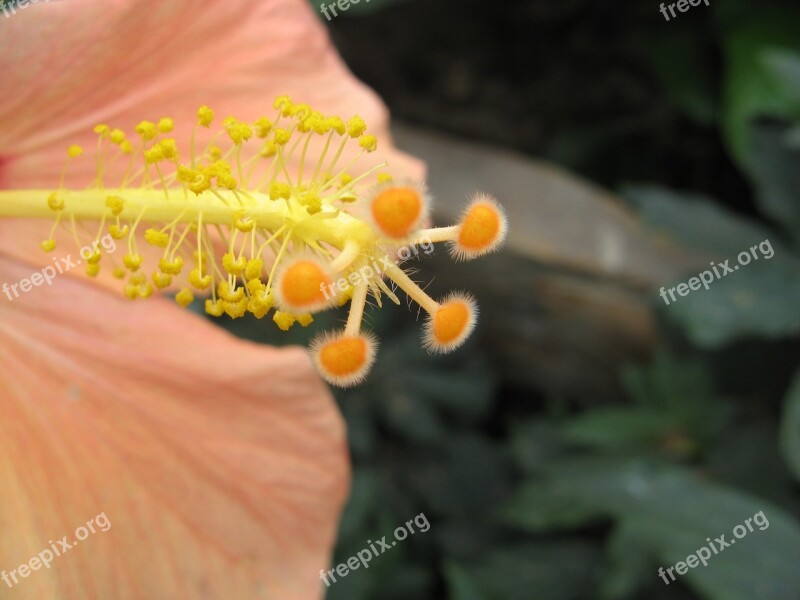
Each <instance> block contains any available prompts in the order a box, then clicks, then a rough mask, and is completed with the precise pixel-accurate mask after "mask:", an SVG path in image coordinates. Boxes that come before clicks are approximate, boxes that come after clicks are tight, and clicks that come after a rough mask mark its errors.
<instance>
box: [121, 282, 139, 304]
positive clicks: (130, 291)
mask: <svg viewBox="0 0 800 600" xmlns="http://www.w3.org/2000/svg"><path fill="white" fill-rule="evenodd" d="M123 293H124V294H125V296H126V297H127V298H128V299H130V300H136V299H137V298H138V297H139V286H138V285H133V284H132V283H129V284H128V285H126V286H125V287H124V288H123Z"/></svg>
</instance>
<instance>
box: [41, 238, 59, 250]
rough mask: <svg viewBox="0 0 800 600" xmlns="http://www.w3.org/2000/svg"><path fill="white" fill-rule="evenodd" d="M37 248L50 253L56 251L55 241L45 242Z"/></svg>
mask: <svg viewBox="0 0 800 600" xmlns="http://www.w3.org/2000/svg"><path fill="white" fill-rule="evenodd" d="M39 246H40V247H41V248H42V250H44V251H45V252H52V251H53V250H55V249H56V241H55V240H45V241H43V242H42V243H41V244H39Z"/></svg>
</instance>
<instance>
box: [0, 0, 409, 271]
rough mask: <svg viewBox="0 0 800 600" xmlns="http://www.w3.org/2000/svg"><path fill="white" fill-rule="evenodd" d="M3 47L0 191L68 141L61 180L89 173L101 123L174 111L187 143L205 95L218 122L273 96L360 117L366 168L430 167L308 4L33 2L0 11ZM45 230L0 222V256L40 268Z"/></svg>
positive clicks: (400, 171)
mask: <svg viewBox="0 0 800 600" xmlns="http://www.w3.org/2000/svg"><path fill="white" fill-rule="evenodd" d="M0 55H2V56H3V57H4V60H5V64H6V67H5V68H3V69H0V89H4V90H14V93H13V94H8V95H6V96H5V97H4V100H3V102H2V103H0V124H2V127H0V189H12V188H40V187H41V188H45V189H50V188H53V187H55V186H57V184H58V177H59V172H60V170H61V168H62V165H63V162H64V158H65V149H66V147H67V146H68V145H69V144H72V143H78V144H82V145H83V146H84V147H85V148H86V150H87V153H86V155H84V157H82V159H81V160H80V161H78V162H77V163H76V164H75V165H73V166H74V167H75V168H74V169H72V170H71V176H70V178H69V181H70V182H72V183H73V184H75V185H77V186H78V187H82V185H84V184H86V183H88V182H89V181H90V180H91V179H92V178H93V176H94V173H95V170H94V161H93V160H92V159H91V155H92V153H93V148H94V146H95V143H96V138H95V136H94V134H92V133H91V128H92V127H93V126H94V125H95V124H96V123H99V122H103V123H108V124H109V125H111V126H115V127H121V128H123V129H125V130H126V131H129V132H130V131H131V130H132V128H133V126H134V125H135V124H136V123H138V122H139V121H140V120H142V119H150V120H157V119H158V118H160V117H162V116H166V115H168V116H171V117H173V118H174V119H175V123H176V128H175V131H174V132H173V134H170V135H173V136H174V137H175V138H176V139H177V140H178V141H179V143H184V144H186V143H188V140H189V137H190V134H191V128H192V127H193V125H194V122H195V119H196V116H195V114H196V110H197V107H198V106H199V105H201V104H209V105H211V106H212V107H213V108H214V109H215V110H216V111H217V120H218V121H221V119H222V118H224V117H225V116H227V115H229V114H233V115H236V116H237V117H239V118H240V119H244V120H254V119H256V118H258V117H260V116H262V115H265V114H266V115H272V114H273V112H274V109H273V108H272V101H273V100H274V98H275V97H276V96H277V95H281V94H288V95H290V96H291V97H292V98H293V99H294V100H295V101H298V102H307V103H308V104H311V105H312V106H314V107H315V108H317V109H318V110H321V111H322V112H324V113H327V114H340V115H341V116H342V117H343V118H345V119H346V118H348V117H349V116H351V115H352V114H356V113H357V114H359V115H360V116H362V117H363V118H364V120H365V121H366V122H367V124H368V125H369V127H370V132H371V133H373V134H375V135H377V136H378V138H379V140H380V142H381V143H380V145H379V149H378V151H377V152H375V153H373V154H370V155H368V158H369V161H368V162H367V161H365V162H363V163H361V164H364V165H366V166H371V165H373V164H377V163H380V162H383V161H388V162H389V164H390V169H391V171H392V172H393V173H394V174H396V175H397V176H400V177H412V178H417V179H418V178H420V177H422V176H423V175H424V167H423V165H422V163H421V162H420V161H418V160H416V159H414V158H412V157H410V156H408V155H405V154H403V153H401V152H399V151H397V150H395V149H394V148H393V147H392V144H391V136H390V135H389V132H388V113H387V111H386V108H385V106H384V105H383V104H382V102H381V101H380V100H379V98H378V97H377V96H376V95H375V94H374V93H373V92H372V91H371V90H369V89H368V88H366V87H365V86H364V85H363V84H361V83H360V82H358V81H357V80H356V79H355V78H354V77H353V76H352V74H351V73H350V72H349V71H348V69H347V67H346V66H345V65H344V64H343V62H342V61H341V59H340V58H339V57H338V55H337V54H336V52H335V50H334V48H333V47H332V45H331V42H330V40H329V38H328V35H327V32H326V31H325V29H324V27H323V26H322V24H321V23H320V22H319V19H318V17H317V15H316V14H315V13H314V11H313V10H312V7H311V6H309V5H308V3H307V2H306V0H263V1H259V2H253V1H252V0H231V1H229V2H226V3H225V6H224V9H222V8H214V7H212V6H211V5H209V4H207V3H204V4H202V5H201V4H200V2H198V1H196V0H173V1H171V2H158V3H152V4H149V5H148V7H147V10H142V5H141V3H139V2H135V1H133V0H115V1H114V2H100V1H99V0H72V1H69V2H67V1H63V2H50V3H44V2H40V3H38V4H35V5H33V4H32V5H29V6H28V7H27V8H26V9H25V10H24V11H23V10H20V11H18V13H17V14H16V15H13V16H12V17H11V18H9V19H6V18H2V19H0ZM76 57H80V59H77V58H76ZM354 146H355V145H354ZM354 153H355V149H353V150H351V151H350V152H349V153H347V152H346V153H345V155H344V158H343V163H345V164H346V161H347V160H348V157H349V156H350V155H352V154H354ZM120 166H121V165H120ZM119 170H120V169H112V174H111V175H110V176H109V177H108V179H107V182H108V184H109V185H113V184H115V183H117V182H118V180H119V178H118V175H119ZM49 228H50V223H49V222H44V221H32V222H30V223H25V224H20V223H19V222H12V221H5V220H0V253H5V254H9V255H12V256H16V257H18V258H23V259H25V260H29V261H34V262H36V263H38V264H44V263H45V262H47V260H48V259H46V258H43V257H42V253H41V251H39V250H38V243H39V242H40V241H41V240H42V239H44V238H45V237H47V234H48V232H49ZM23 231H24V232H25V235H24V236H23V235H22V233H21V232H23ZM18 232H20V233H19V234H18ZM101 277H102V276H101Z"/></svg>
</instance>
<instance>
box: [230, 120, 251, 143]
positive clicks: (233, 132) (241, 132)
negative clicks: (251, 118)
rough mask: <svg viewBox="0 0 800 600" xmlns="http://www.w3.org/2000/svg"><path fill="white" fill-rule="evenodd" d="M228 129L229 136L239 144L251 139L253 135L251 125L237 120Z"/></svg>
mask: <svg viewBox="0 0 800 600" xmlns="http://www.w3.org/2000/svg"><path fill="white" fill-rule="evenodd" d="M227 131H228V137H229V138H231V141H232V142H233V143H234V144H236V145H237V146H238V145H239V144H241V143H243V142H246V141H247V140H249V139H250V137H251V136H252V135H253V130H252V129H251V128H250V125H248V124H247V123H242V122H241V121H236V122H235V123H232V124H231V125H229V126H228V127H227Z"/></svg>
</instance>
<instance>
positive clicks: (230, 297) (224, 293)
mask: <svg viewBox="0 0 800 600" xmlns="http://www.w3.org/2000/svg"><path fill="white" fill-rule="evenodd" d="M217 294H219V295H220V296H221V297H222V299H223V300H225V301H226V302H239V301H240V300H241V299H242V298H244V288H242V287H238V288H236V291H234V292H232V291H231V288H230V286H229V285H228V282H227V281H220V282H219V284H218V285H217Z"/></svg>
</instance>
